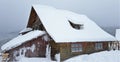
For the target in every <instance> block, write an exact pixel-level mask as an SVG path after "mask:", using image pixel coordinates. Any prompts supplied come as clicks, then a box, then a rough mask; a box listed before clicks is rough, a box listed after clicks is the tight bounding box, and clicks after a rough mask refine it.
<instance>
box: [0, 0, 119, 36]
mask: <svg viewBox="0 0 120 62" xmlns="http://www.w3.org/2000/svg"><path fill="white" fill-rule="evenodd" d="M32 4H42V5H50V6H53V7H56V8H60V9H67V10H71V11H73V12H76V13H79V14H85V15H87V16H88V17H89V18H90V19H92V20H93V21H95V22H96V23H97V24H98V25H100V26H104V27H107V26H115V27H116V26H118V25H119V24H120V22H119V21H120V19H119V17H120V12H119V11H120V0H0V34H2V33H8V32H12V31H18V30H21V29H23V28H25V26H26V24H27V22H28V17H29V13H30V9H31V5H32Z"/></svg>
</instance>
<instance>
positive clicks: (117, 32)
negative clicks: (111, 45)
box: [115, 29, 120, 41]
mask: <svg viewBox="0 0 120 62" xmlns="http://www.w3.org/2000/svg"><path fill="white" fill-rule="evenodd" d="M115 36H116V39H117V40H118V41H120V29H116V35H115Z"/></svg>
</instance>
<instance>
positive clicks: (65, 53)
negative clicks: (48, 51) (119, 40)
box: [59, 42, 108, 61]
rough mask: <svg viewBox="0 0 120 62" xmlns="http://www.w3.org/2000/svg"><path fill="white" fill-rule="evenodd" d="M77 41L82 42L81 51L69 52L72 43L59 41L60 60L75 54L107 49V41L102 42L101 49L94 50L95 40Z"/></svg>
mask: <svg viewBox="0 0 120 62" xmlns="http://www.w3.org/2000/svg"><path fill="white" fill-rule="evenodd" d="M77 43H81V44H82V47H83V50H82V52H71V44H72V43H59V46H60V57H61V58H60V60H61V61H63V60H66V59H68V58H71V57H74V56H77V55H81V54H90V53H94V52H99V51H104V50H108V42H102V43H103V49H101V50H95V43H97V42H77Z"/></svg>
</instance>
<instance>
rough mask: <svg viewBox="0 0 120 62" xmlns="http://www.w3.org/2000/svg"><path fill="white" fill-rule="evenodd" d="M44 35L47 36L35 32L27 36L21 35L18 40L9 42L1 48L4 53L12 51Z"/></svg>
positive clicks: (37, 31)
mask: <svg viewBox="0 0 120 62" xmlns="http://www.w3.org/2000/svg"><path fill="white" fill-rule="evenodd" d="M43 34H45V32H44V31H39V30H34V31H31V32H28V33H27V34H24V35H19V36H17V37H16V38H14V39H12V40H10V41H9V42H7V43H6V44H4V45H3V46H2V47H1V49H2V50H3V51H6V50H10V49H12V48H15V47H17V46H19V45H21V44H22V43H25V42H27V41H29V40H32V39H34V38H37V37H38V36H41V35H43Z"/></svg>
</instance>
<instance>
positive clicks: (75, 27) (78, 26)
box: [69, 21, 83, 30]
mask: <svg viewBox="0 0 120 62" xmlns="http://www.w3.org/2000/svg"><path fill="white" fill-rule="evenodd" d="M69 23H70V25H71V27H72V28H74V29H77V30H80V29H83V24H75V23H72V22H71V21H69Z"/></svg>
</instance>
